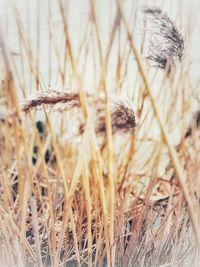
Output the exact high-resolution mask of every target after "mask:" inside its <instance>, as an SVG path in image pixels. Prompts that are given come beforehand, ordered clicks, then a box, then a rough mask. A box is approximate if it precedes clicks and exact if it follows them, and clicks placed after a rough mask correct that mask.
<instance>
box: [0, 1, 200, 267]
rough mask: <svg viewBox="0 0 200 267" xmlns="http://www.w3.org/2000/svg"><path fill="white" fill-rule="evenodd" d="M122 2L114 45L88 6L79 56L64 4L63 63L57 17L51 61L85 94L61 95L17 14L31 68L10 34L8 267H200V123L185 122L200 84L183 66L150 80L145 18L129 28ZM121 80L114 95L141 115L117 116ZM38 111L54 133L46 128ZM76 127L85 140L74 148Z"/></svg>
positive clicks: (5, 131) (4, 257)
mask: <svg viewBox="0 0 200 267" xmlns="http://www.w3.org/2000/svg"><path fill="white" fill-rule="evenodd" d="M122 2H123V1H116V2H114V1H113V6H112V8H113V10H115V14H114V16H113V20H111V22H110V23H111V31H110V32H109V36H108V42H107V43H106V45H105V42H104V41H103V39H102V38H103V37H102V33H101V27H100V23H99V17H98V12H97V4H95V2H94V1H89V6H88V14H87V19H86V20H87V23H86V24H85V25H86V26H85V29H84V31H83V33H82V35H81V38H80V43H79V44H78V45H80V46H79V49H78V50H77V49H75V47H74V44H73V41H72V39H71V35H70V32H71V29H70V26H69V24H68V20H67V15H66V14H67V13H66V7H67V5H65V4H66V2H65V4H64V1H63V2H62V1H58V2H57V8H58V12H59V13H60V20H61V25H62V26H61V27H62V34H63V35H64V51H62V53H63V54H62V55H64V57H63V58H62V55H61V54H60V53H61V52H59V48H58V46H57V42H56V41H57V39H56V36H55V35H54V33H53V31H52V29H51V23H50V16H49V17H48V16H47V17H46V19H47V21H48V25H49V39H48V42H49V47H50V49H49V51H50V53H49V54H51V51H53V53H54V56H55V58H56V59H57V62H58V64H57V65H58V67H57V70H56V71H57V72H58V76H59V80H60V82H61V83H62V85H63V88H65V87H66V86H67V87H70V85H71V84H75V85H76V90H74V91H73V90H71V92H70V93H67V92H66V90H65V89H63V90H62V91H51V94H49V93H46V91H47V86H44V84H47V83H48V82H47V81H44V80H43V79H42V75H41V72H40V64H42V62H40V61H39V51H40V47H41V43H40V41H39V40H40V39H39V38H38V43H37V49H36V50H37V51H36V53H35V52H34V49H33V47H32V45H31V42H30V41H29V38H28V35H27V33H26V31H25V30H24V25H23V23H22V21H21V17H20V13H19V12H18V9H17V7H16V6H15V5H14V4H13V2H12V1H11V2H10V5H11V9H12V12H13V13H12V14H13V17H14V19H15V22H16V25H17V29H18V37H19V47H20V53H21V56H20V66H18V65H17V64H16V61H15V58H14V55H13V54H11V53H10V49H9V46H8V45H7V43H6V38H5V35H4V34H3V33H1V36H0V42H1V43H0V45H1V69H2V73H3V79H2V83H1V88H0V104H1V107H0V119H1V122H0V123H1V127H0V266H19V267H22V266H54V267H57V266H113V267H114V266H134V267H136V266H138V267H139V266H149V267H151V266H153V267H154V266H163V267H164V266H199V265H198V264H199V261H198V260H199V257H198V247H199V246H200V233H199V230H198V229H199V212H198V211H199V199H200V195H199V194H200V192H199V188H200V186H199V185H200V175H199V164H200V158H199V155H200V154H199V136H198V130H197V128H198V127H199V116H196V117H195V118H194V123H193V122H191V123H190V124H188V122H187V118H188V117H189V118H190V119H191V118H193V117H192V113H191V105H192V103H193V100H194V99H195V98H196V92H197V91H198V89H199V84H197V85H196V84H195V85H194V84H193V83H191V81H190V77H189V74H188V73H189V67H190V66H189V62H188V61H187V59H184V57H183V59H182V62H181V63H179V64H177V66H174V68H175V69H176V71H171V72H170V73H169V72H168V70H166V71H165V70H158V69H154V70H153V71H154V75H153V77H152V75H151V68H150V67H149V65H148V62H147V61H145V60H144V59H143V56H142V52H143V48H144V45H145V39H146V37H145V34H146V32H145V31H143V32H142V33H141V35H142V42H141V46H139V47H138V46H137V45H136V40H135V35H134V33H135V31H134V29H135V27H136V26H137V19H135V18H137V15H136V13H137V11H138V7H137V6H134V5H133V7H134V8H133V10H131V12H132V16H131V17H130V16H128V15H127V14H126V11H127V9H125V8H124V6H123V5H122ZM133 2H134V1H133ZM49 5H50V4H49ZM125 10H126V11H125ZM150 11H151V12H152V10H151V9H147V10H146V12H150ZM68 12H70V10H69V11H68ZM166 16H167V15H166V14H165V19H166ZM157 19H158V20H159V18H157ZM38 23H39V22H38ZM144 23H147V22H146V20H145V22H144ZM170 23H171V21H170ZM174 29H175V31H176V30H177V29H176V28H174ZM38 31H39V28H38ZM38 36H39V35H38ZM177 36H179V38H180V40H181V41H180V42H182V41H183V40H182V37H180V35H177ZM188 36H189V34H188ZM62 41H63V39H62ZM187 42H189V40H187ZM116 44H117V45H116ZM154 48H155V47H154ZM176 49H178V48H177V47H176V48H175V50H176ZM182 49H183V46H182V45H181V53H182ZM113 51H114V52H113ZM154 52H155V51H154ZM161 52H162V55H163V53H164V52H163V51H161ZM47 53H48V51H47ZM113 53H114V55H115V58H117V60H116V61H114V63H113V64H110V65H109V63H110V58H111V57H112V54H113ZM176 53H177V55H178V52H177V51H176ZM89 55H90V56H89ZM172 56H174V54H173V55H172ZM156 58H157V54H156ZM181 58H182V54H181ZM152 59H153V60H154V59H155V57H154V58H152V56H151V60H152ZM179 59H180V58H179ZM173 60H174V58H173ZM49 63H50V65H51V62H50V61H49ZM157 63H158V62H157ZM165 63H166V62H165ZM170 63H171V62H170ZM88 64H92V65H93V66H94V72H95V74H96V83H94V90H93V92H92V94H89V93H88V92H87V88H85V84H84V78H85V76H86V73H85V69H86V71H87V67H86V66H87V65H88ZM166 64H167V63H166ZM162 66H165V65H162ZM163 68H164V69H165V67H163ZM113 70H114V78H113ZM130 72H131V73H133V81H132V86H131V88H129V90H131V92H130V91H129V92H127V91H126V88H127V87H128V86H129V85H127V80H128V74H130ZM111 73H112V75H111ZM49 74H51V70H50V67H49ZM27 77H29V78H28V79H30V80H31V82H30V83H27ZM113 79H114V84H115V87H116V90H115V92H113V93H112V94H114V95H117V96H119V95H120V94H121V93H123V92H127V95H128V96H127V98H128V99H129V102H130V103H134V105H133V108H132V106H129V104H128V103H127V102H126V101H125V102H126V104H127V105H128V108H127V107H126V104H125V106H123V105H122V106H123V109H122V106H120V103H125V102H123V101H122V102H116V101H115V102H114V107H113V106H112V103H111V102H112V101H113V100H112V97H111V96H110V93H109V86H108V84H109V81H110V80H113ZM27 84H29V85H30V86H31V88H35V89H37V91H38V92H36V90H35V91H34V90H32V91H31V90H30V88H28V85H27ZM158 84H159V85H158ZM157 85H158V86H157ZM54 89H56V88H54ZM59 89H60V88H59ZM30 93H31V94H34V95H36V96H34V97H32V98H33V100H30ZM22 96H23V99H25V100H27V102H26V103H25V104H24V102H23V103H22V101H21V99H22ZM120 99H121V98H120ZM29 100H30V101H29ZM117 101H119V100H117ZM120 101H121V100H120ZM59 103H61V104H62V106H59V105H58V106H56V105H57V104H59ZM99 103H100V104H99ZM116 103H117V104H116ZM48 105H50V108H49V107H48ZM99 105H100V108H99ZM36 106H40V109H41V110H40V112H42V113H43V114H44V116H45V123H41V122H38V121H37V113H38V110H36V109H35V107H36ZM124 107H126V108H127V109H125V108H124ZM31 108H32V110H30V109H31ZM127 110H128V111H127ZM24 111H26V113H25V112H24ZM28 111H29V112H28ZM60 111H61V112H60ZM54 112H56V113H55V114H56V120H59V119H60V121H59V122H58V121H57V122H56V123H55V120H53V118H52V113H54ZM124 112H125V115H124ZM134 113H135V114H136V115H134ZM102 114H103V115H102ZM197 115H198V114H197ZM102 116H103V117H102ZM135 116H136V124H135ZM118 117H120V118H122V119H123V120H124V119H125V120H126V121H125V123H124V121H121V120H119V121H118ZM58 118H59V119H58ZM36 121H37V123H36ZM77 123H80V125H79V126H78V136H77V135H76V136H75V135H74V136H73V135H72V136H70V137H68V131H69V129H70V128H72V127H73V126H74V125H75V126H76V124H77ZM123 123H124V124H123ZM122 124H123V126H121V125H122ZM124 127H125V131H124ZM154 128H155V129H156V130H155V131H154ZM119 129H120V131H118V130H119ZM121 129H122V131H121ZM130 129H131V130H130ZM177 132H178V142H176V144H175V145H174V143H173V136H174V135H176V136H177ZM99 133H100V135H99ZM191 264H192V265H191Z"/></svg>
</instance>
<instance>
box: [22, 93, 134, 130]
mask: <svg viewBox="0 0 200 267" xmlns="http://www.w3.org/2000/svg"><path fill="white" fill-rule="evenodd" d="M88 98H90V111H91V112H92V113H94V123H95V132H96V134H102V133H104V132H105V131H106V115H105V110H104V109H105V101H104V100H103V99H102V98H99V99H94V97H92V96H91V95H90V96H89V95H88ZM92 101H93V102H94V103H92ZM26 102H27V103H26V104H24V106H23V111H25V112H28V111H30V110H31V109H33V108H37V107H39V106H41V105H44V104H45V105H49V106H50V109H52V111H56V110H57V111H58V110H59V111H62V112H63V111H66V110H72V109H73V108H80V107H81V103H80V99H79V94H78V93H72V92H59V91H55V90H54V91H52V90H51V91H50V92H43V93H41V94H39V95H38V96H37V97H35V98H34V99H32V100H27V101H26ZM60 103H62V104H64V106H62V107H61V106H59V104H60ZM57 104H58V106H57V107H55V106H54V105H57ZM79 112H80V111H79ZM110 113H111V125H112V133H116V132H121V133H123V132H124V133H126V132H132V133H134V130H135V126H136V122H135V114H134V111H133V107H132V105H131V103H130V101H129V100H128V99H123V98H118V99H117V98H116V97H115V98H114V97H113V98H112V101H111V103H110ZM77 115H78V114H77ZM78 116H80V115H78ZM72 120H73V118H72ZM84 128H85V127H84V125H80V126H79V129H80V132H79V134H82V133H83V130H84Z"/></svg>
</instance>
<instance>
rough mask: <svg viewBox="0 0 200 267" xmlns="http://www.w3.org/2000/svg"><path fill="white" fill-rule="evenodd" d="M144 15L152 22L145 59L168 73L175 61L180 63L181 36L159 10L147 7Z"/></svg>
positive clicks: (182, 45) (182, 41)
mask: <svg viewBox="0 0 200 267" xmlns="http://www.w3.org/2000/svg"><path fill="white" fill-rule="evenodd" d="M144 13H145V14H147V15H149V16H150V18H151V20H152V24H151V28H150V35H151V38H150V44H149V51H148V53H147V54H148V55H147V59H149V60H151V61H153V62H154V63H156V67H158V68H161V69H168V70H169V71H170V70H171V68H172V67H173V66H174V64H175V62H176V60H179V61H181V59H182V57H183V52H184V40H183V37H182V34H181V33H180V32H179V30H178V28H177V27H176V25H175V23H174V22H173V21H172V20H171V18H170V17H169V16H168V15H167V13H165V12H163V11H162V10H161V9H160V8H152V7H150V8H149V7H147V8H145V9H144Z"/></svg>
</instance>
